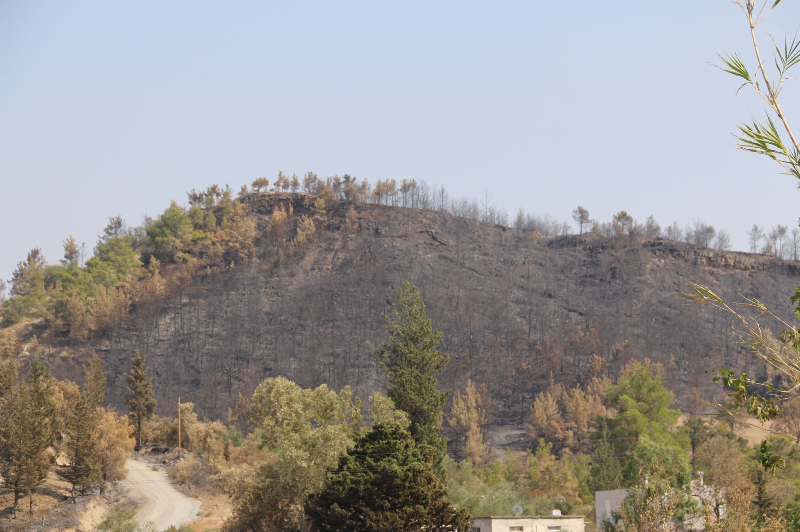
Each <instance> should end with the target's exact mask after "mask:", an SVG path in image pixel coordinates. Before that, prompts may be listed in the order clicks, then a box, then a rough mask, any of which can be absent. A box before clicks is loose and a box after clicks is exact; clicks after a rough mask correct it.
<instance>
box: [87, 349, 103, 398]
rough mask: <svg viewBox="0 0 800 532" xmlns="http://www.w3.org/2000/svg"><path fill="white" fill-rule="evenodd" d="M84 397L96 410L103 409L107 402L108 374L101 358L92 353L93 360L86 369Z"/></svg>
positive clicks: (90, 360)
mask: <svg viewBox="0 0 800 532" xmlns="http://www.w3.org/2000/svg"><path fill="white" fill-rule="evenodd" d="M83 392H84V397H86V402H87V403H88V404H90V405H92V406H94V407H95V408H101V407H103V406H104V403H105V401H106V374H105V372H104V371H103V368H102V363H101V362H100V357H99V356H97V353H96V352H92V358H91V359H89V362H88V363H87V364H86V368H85V369H84V384H83Z"/></svg>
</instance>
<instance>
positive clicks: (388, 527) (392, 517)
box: [307, 423, 469, 532]
mask: <svg viewBox="0 0 800 532" xmlns="http://www.w3.org/2000/svg"><path fill="white" fill-rule="evenodd" d="M307 514H308V516H309V517H310V519H311V521H312V523H313V525H314V529H315V530H320V531H331V532H333V531H339V530H350V531H353V532H356V531H364V532H367V531H369V532H394V531H396V530H467V529H468V528H469V512H468V511H467V510H456V509H455V508H454V507H453V505H452V503H451V502H450V500H449V499H448V496H447V488H446V487H445V486H444V485H443V484H442V483H441V481H440V479H439V478H438V477H437V475H436V472H435V471H434V468H433V464H431V462H430V461H429V460H428V458H427V457H426V456H425V454H424V452H423V451H422V449H421V448H420V447H419V446H417V445H416V444H415V442H414V439H413V438H412V436H411V434H410V433H409V432H408V431H406V430H405V429H403V428H402V427H401V426H399V425H396V424H393V423H389V424H381V423H379V424H376V425H374V426H373V427H372V429H371V430H370V431H369V432H368V433H366V434H365V435H364V436H362V437H361V438H359V439H358V441H357V442H356V445H355V448H353V449H352V450H351V451H349V452H348V453H347V455H345V456H343V457H342V458H341V460H340V461H339V468H338V469H337V470H336V471H335V472H333V473H330V474H329V475H328V482H327V484H326V487H325V489H324V490H322V492H321V493H320V494H319V495H317V496H315V497H313V498H312V499H311V502H310V504H309V505H308V508H307Z"/></svg>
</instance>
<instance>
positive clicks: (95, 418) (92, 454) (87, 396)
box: [67, 353, 106, 502]
mask: <svg viewBox="0 0 800 532" xmlns="http://www.w3.org/2000/svg"><path fill="white" fill-rule="evenodd" d="M105 397H106V374H105V373H104V372H103V369H102V364H101V362H100V357H98V356H97V353H92V358H91V359H89V362H87V364H86V367H85V368H84V383H83V386H82V388H81V396H80V398H79V399H78V402H77V403H76V404H75V405H74V407H73V408H72V410H71V411H70V413H69V416H68V421H67V438H68V441H67V451H68V454H69V456H70V458H71V464H70V466H69V468H68V470H67V479H68V480H69V481H70V482H71V483H72V500H73V502H74V501H75V489H76V488H79V489H80V490H81V491H85V489H86V488H87V487H90V486H96V485H99V486H101V487H102V486H103V484H104V479H103V474H102V473H103V456H102V454H101V452H100V448H99V440H98V437H97V431H98V427H99V425H100V421H101V419H102V406H103V403H104V402H105Z"/></svg>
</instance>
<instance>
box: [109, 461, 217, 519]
mask: <svg viewBox="0 0 800 532" xmlns="http://www.w3.org/2000/svg"><path fill="white" fill-rule="evenodd" d="M127 466H128V478H127V479H126V480H124V481H122V482H121V484H122V486H123V487H127V488H129V489H128V497H129V498H130V499H131V500H132V501H133V502H135V503H136V505H137V508H136V519H137V520H138V521H139V522H140V523H146V522H148V521H150V522H152V523H153V525H154V526H155V529H156V530H164V529H166V528H169V527H170V526H175V527H176V528H177V527H179V526H181V525H185V524H187V523H190V522H191V521H194V520H195V519H196V518H197V512H199V511H200V508H201V507H202V506H203V504H202V503H201V502H200V501H198V500H195V499H191V498H189V497H187V496H186V495H184V494H183V493H180V492H179V491H178V490H176V489H175V488H174V487H172V484H171V483H170V480H169V477H167V474H166V473H164V472H163V471H153V470H152V469H151V467H150V464H148V463H146V462H142V461H141V460H128V463H127Z"/></svg>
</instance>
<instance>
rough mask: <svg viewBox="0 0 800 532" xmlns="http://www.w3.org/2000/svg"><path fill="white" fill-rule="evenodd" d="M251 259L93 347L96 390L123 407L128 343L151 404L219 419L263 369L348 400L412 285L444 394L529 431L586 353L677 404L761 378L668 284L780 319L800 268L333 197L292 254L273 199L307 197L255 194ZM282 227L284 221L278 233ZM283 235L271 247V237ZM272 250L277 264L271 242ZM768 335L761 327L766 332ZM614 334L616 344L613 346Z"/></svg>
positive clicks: (726, 326) (137, 315)
mask: <svg viewBox="0 0 800 532" xmlns="http://www.w3.org/2000/svg"><path fill="white" fill-rule="evenodd" d="M248 201H250V202H251V203H252V205H253V209H254V212H256V213H257V214H258V215H259V217H260V228H261V229H260V230H261V232H262V236H261V237H260V239H259V253H258V257H257V258H256V259H255V260H254V261H253V262H251V263H250V264H247V265H238V266H236V267H235V269H233V270H232V271H228V272H225V273H218V274H214V275H209V276H198V277H196V278H195V279H192V280H191V281H189V282H187V283H184V285H182V286H181V287H180V288H172V289H171V293H170V294H169V295H168V296H167V297H166V298H165V299H164V301H163V304H162V305H161V307H160V308H159V309H156V310H154V311H148V310H147V309H136V311H135V312H134V314H133V315H132V316H131V318H130V319H129V320H128V322H127V323H126V324H125V325H124V326H123V327H122V328H121V329H120V330H119V331H118V332H117V333H114V334H113V335H111V336H110V337H106V338H101V339H97V340H94V341H92V342H91V343H89V344H87V345H85V346H80V348H79V350H78V351H79V352H80V353H88V352H89V351H90V350H91V349H96V350H97V351H98V353H100V354H101V356H102V358H103V359H104V360H105V361H106V364H107V368H108V371H109V397H110V400H111V401H112V402H113V403H114V404H116V405H117V406H119V407H121V406H122V400H123V396H124V390H125V382H124V378H123V373H124V372H125V371H127V370H128V369H129V367H130V359H131V356H132V354H133V352H134V351H135V350H136V349H139V350H141V351H142V352H144V353H146V354H147V355H148V361H149V364H150V365H151V367H152V369H153V370H154V372H155V387H156V393H157V398H158V401H159V410H160V411H161V412H162V413H164V412H167V411H172V410H173V409H174V408H173V406H172V405H174V404H176V403H177V397H178V396H179V395H180V396H181V398H182V400H183V401H192V402H194V403H195V405H196V409H197V411H198V412H200V413H201V415H204V416H206V417H215V418H224V416H225V414H226V412H227V409H228V408H229V407H230V406H232V404H233V402H234V401H235V399H236V397H237V395H238V394H239V393H240V392H241V393H243V394H245V395H249V394H251V393H252V391H253V389H254V388H255V386H256V385H257V384H258V383H259V382H260V381H261V380H262V379H264V378H265V377H268V376H273V375H285V376H287V377H289V378H291V379H293V380H295V381H297V382H299V383H300V384H301V385H303V386H315V385H319V384H321V383H328V385H329V386H332V387H334V388H341V387H342V386H345V385H350V386H351V387H353V388H354V390H355V392H356V393H357V394H358V395H360V396H361V397H366V396H367V395H368V394H369V393H371V392H372V391H374V390H377V389H380V388H382V386H383V383H382V381H381V377H380V376H379V374H378V372H377V371H376V365H375V363H374V361H373V360H372V359H371V357H370V354H371V353H372V352H374V350H375V349H376V348H377V347H378V346H379V345H380V342H381V341H383V340H385V339H386V334H385V333H384V331H383V328H382V318H381V313H382V312H383V311H385V310H386V308H387V306H388V305H389V303H390V302H391V299H392V293H393V288H394V287H395V286H397V285H398V284H399V283H400V282H401V281H402V280H404V279H407V280H409V281H410V282H412V283H414V284H417V285H418V286H419V287H420V290H421V292H422V295H423V298H424V299H425V301H426V303H427V306H428V311H429V313H430V315H431V317H432V318H433V321H434V324H435V326H436V327H437V328H438V329H440V330H441V331H442V332H443V335H444V336H443V338H444V339H443V345H442V348H443V350H444V351H446V352H447V353H450V355H451V360H450V364H449V365H448V367H447V369H446V371H445V373H444V375H443V377H442V379H441V384H442V387H443V388H460V387H462V386H463V384H464V382H465V381H466V379H467V378H471V379H473V380H474V381H477V382H478V383H486V384H487V385H488V386H489V390H490V391H491V392H492V394H493V396H494V398H495V399H496V400H497V404H496V408H495V411H494V412H493V423H494V424H495V425H496V426H497V427H499V426H501V425H502V426H505V427H506V428H511V427H514V426H516V427H520V426H521V425H522V423H524V422H527V416H528V411H529V406H530V404H531V402H532V397H533V394H534V393H536V392H538V391H539V390H541V389H542V388H543V387H546V386H547V383H548V382H549V380H550V378H551V375H552V378H553V379H555V380H556V381H562V382H565V383H569V384H572V383H575V382H580V380H581V379H582V376H583V374H584V368H585V367H586V364H587V360H588V358H589V357H590V356H591V355H592V354H597V355H600V356H602V357H604V358H605V359H606V360H607V362H608V364H609V369H608V372H609V375H611V376H615V375H616V374H617V372H618V370H619V368H620V367H621V366H622V365H623V364H625V363H626V362H627V361H629V360H630V359H632V358H644V357H649V358H651V359H654V360H657V361H660V362H662V363H663V364H664V366H665V368H666V376H665V381H666V384H667V385H668V386H670V387H671V388H672V389H673V390H675V391H676V396H677V398H678V403H679V406H686V405H684V404H683V401H684V399H685V397H686V393H687V392H688V390H689V389H690V388H691V387H698V388H700V389H701V390H704V391H706V393H708V394H710V392H711V383H710V378H709V376H708V375H706V374H704V370H708V369H715V368H719V367H720V366H723V365H724V366H727V367H731V368H733V369H736V370H737V371H748V372H750V374H751V375H754V376H756V377H764V376H766V373H765V371H766V369H765V368H764V366H763V365H762V364H760V363H758V361H757V360H756V359H755V358H754V357H753V356H752V355H751V354H749V353H748V352H747V351H746V350H745V349H744V348H743V347H742V346H740V345H739V344H738V343H737V339H736V335H735V333H733V332H732V330H731V327H732V325H733V320H732V318H731V317H729V316H726V315H723V314H721V313H715V312H711V311H708V310H704V309H701V308H698V307H697V306H696V305H695V306H692V305H685V304H683V303H682V300H681V299H680V297H679V296H678V295H677V292H679V291H683V290H686V288H687V285H686V282H687V281H688V280H693V281H696V282H700V283H703V284H707V285H708V286H710V287H711V288H712V290H715V291H717V292H718V293H719V294H720V295H721V296H723V297H725V298H727V299H728V300H730V301H737V300H738V299H739V296H747V297H755V298H758V299H759V300H761V301H763V302H764V303H766V304H767V305H768V306H769V307H771V308H773V309H774V310H776V311H777V313H778V314H779V315H782V316H790V315H791V311H792V308H791V305H790V302H789V296H790V293H791V290H792V289H793V288H795V287H796V286H797V285H798V284H800V264H798V263H795V262H786V261H780V260H776V259H772V258H768V257H764V256H760V255H752V254H745V253H732V252H717V251H712V250H707V249H697V248H693V247H691V246H688V245H686V244H682V243H679V242H673V241H665V240H655V241H649V240H645V239H642V238H636V237H619V238H615V239H607V238H601V237H598V236H596V235H593V234H585V235H582V236H570V237H562V238H552V239H547V238H537V237H536V236H535V235H531V234H523V233H519V232H516V231H514V230H512V229H508V228H505V227H500V226H490V225H486V224H481V223H479V222H475V221H471V220H465V219H461V218H455V217H452V216H449V215H445V214H438V213H434V212H429V211H420V210H411V209H404V208H389V207H382V206H375V205H358V206H356V209H357V212H358V221H357V223H356V224H355V225H353V226H351V227H348V226H347V225H346V224H345V213H346V212H347V210H348V209H349V208H350V204H348V203H339V202H334V203H333V205H329V208H328V212H327V221H326V222H325V223H324V224H319V223H318V226H320V225H321V227H318V228H317V232H316V233H315V234H314V236H313V237H312V238H311V240H310V241H309V242H307V243H306V244H304V245H301V246H299V248H298V249H297V250H296V251H294V252H289V251H288V246H283V247H281V246H279V245H277V244H276V237H275V234H274V233H269V232H267V231H266V229H265V228H266V227H267V224H268V219H269V216H270V214H271V213H272V211H273V209H274V208H275V206H276V205H277V204H278V203H282V204H284V205H286V206H288V204H289V203H291V204H292V206H293V212H294V217H295V218H296V217H297V216H299V215H302V214H308V213H309V212H310V209H311V207H312V204H313V197H311V196H307V195H303V194H297V195H288V194H273V195H258V196H252V197H250V198H249V199H248ZM293 231H294V224H293V221H292V220H290V223H289V224H288V225H287V232H286V234H285V236H284V237H285V238H290V237H291V235H292V233H293ZM278 241H280V239H278ZM278 248H281V249H285V250H287V251H286V254H285V256H284V258H283V259H282V261H281V262H279V263H278V262H276V256H277V249H278ZM768 325H770V324H768ZM626 341H627V343H626ZM47 358H48V361H49V363H50V365H51V368H52V369H53V371H54V372H55V373H56V374H57V375H58V374H60V375H69V376H75V375H77V369H76V368H77V364H78V361H79V360H80V359H81V357H76V358H67V357H64V356H60V355H59V352H58V350H55V351H53V352H52V353H51V354H49V355H48V356H47Z"/></svg>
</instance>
